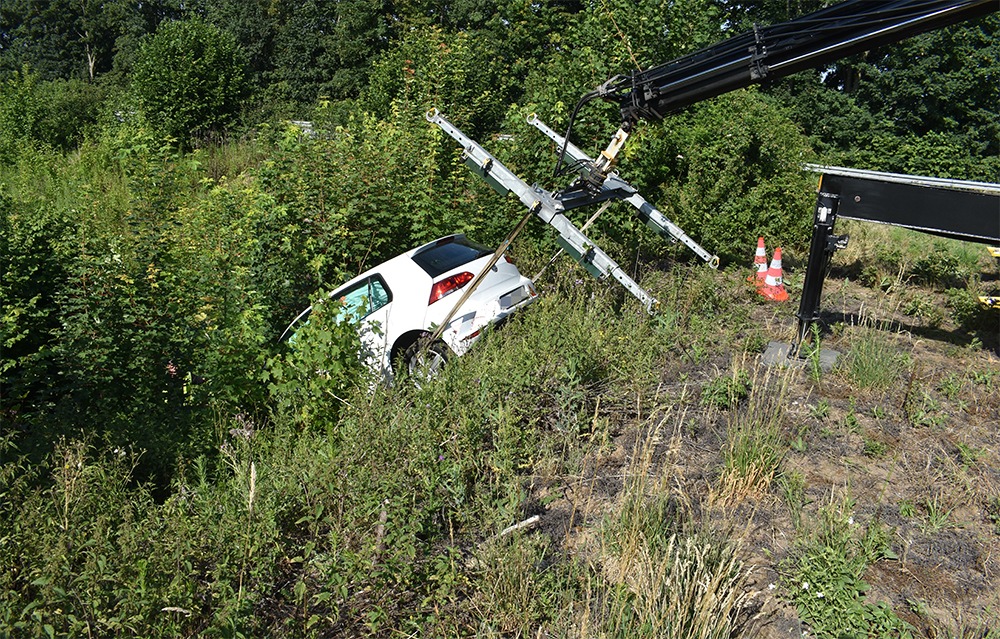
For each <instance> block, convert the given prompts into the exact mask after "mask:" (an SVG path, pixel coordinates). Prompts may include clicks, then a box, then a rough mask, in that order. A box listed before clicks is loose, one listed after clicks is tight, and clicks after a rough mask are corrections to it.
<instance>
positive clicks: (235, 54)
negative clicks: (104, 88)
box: [132, 19, 248, 140]
mask: <svg viewBox="0 0 1000 639" xmlns="http://www.w3.org/2000/svg"><path fill="white" fill-rule="evenodd" d="M245 68H246V59H245V57H244V56H243V52H242V51H241V50H240V49H239V47H237V46H236V40H235V39H234V38H233V37H232V35H230V34H229V33H227V32H225V31H221V30H219V29H217V28H215V27H213V26H211V25H209V24H207V23H205V22H203V21H201V20H198V19H194V20H187V21H181V22H168V23H164V24H163V25H162V26H161V27H160V28H159V29H158V30H157V32H156V34H155V35H153V36H150V37H149V38H148V39H147V40H146V41H145V42H144V43H143V45H142V47H141V49H140V51H139V55H138V57H137V59H136V61H135V68H134V70H133V78H132V87H133V90H134V91H135V95H136V100H137V103H138V105H139V107H140V108H141V109H142V111H143V113H144V114H145V116H146V118H147V119H148V120H149V121H150V122H151V123H152V124H153V126H154V127H155V128H156V129H157V130H159V131H160V132H162V133H163V134H164V135H167V136H171V137H174V138H177V139H179V140H185V139H187V137H188V136H189V135H191V134H192V133H193V132H205V131H213V130H218V129H221V128H224V127H225V126H226V125H228V124H231V123H232V122H234V121H235V119H236V117H237V116H238V114H239V112H240V109H241V105H242V100H243V98H244V97H245V95H246V92H247V90H248V86H247V83H246V76H245Z"/></svg>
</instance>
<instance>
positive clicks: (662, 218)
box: [528, 113, 719, 268]
mask: <svg viewBox="0 0 1000 639" xmlns="http://www.w3.org/2000/svg"><path fill="white" fill-rule="evenodd" d="M528 124H530V125H531V126H533V127H535V128H536V129H538V130H539V131H541V132H542V133H544V134H545V135H546V137H548V138H549V139H550V140H552V141H553V142H555V143H556V146H558V147H559V148H565V154H566V156H567V157H568V158H569V159H570V161H571V162H572V163H574V164H576V165H577V167H578V169H577V171H578V172H579V173H580V177H582V178H584V179H586V177H587V174H588V172H589V167H590V166H592V165H593V163H594V160H593V159H592V158H590V157H589V156H588V155H587V154H586V153H584V152H583V151H581V150H580V149H579V147H577V146H576V145H575V144H573V143H572V142H569V141H567V140H566V138H564V137H563V136H561V135H559V134H558V133H556V132H555V131H553V130H552V129H550V128H549V127H548V126H547V125H546V124H545V123H544V122H542V121H541V120H539V119H538V116H537V115H536V114H534V113H532V114H531V115H529V116H528ZM608 177H609V178H617V179H618V180H621V177H620V176H618V175H617V174H615V173H612V174H610V175H609V176H608ZM622 182H623V183H624V184H625V186H627V187H628V189H631V190H632V191H633V193H632V195H630V196H628V197H626V198H623V199H624V200H625V201H626V202H628V203H629V204H631V205H632V206H633V207H635V209H636V215H637V216H638V217H639V219H641V220H642V221H643V223H645V224H646V226H647V227H649V228H650V229H652V230H653V231H655V232H656V233H657V234H659V235H660V236H661V237H663V238H665V239H667V240H669V241H670V242H680V243H681V244H683V245H684V246H686V247H688V248H689V249H691V250H692V251H694V254H695V255H697V256H698V257H700V258H701V259H703V260H705V262H707V263H708V265H709V266H711V267H712V268H719V256H718V255H712V254H711V253H709V252H708V251H706V250H705V249H703V248H702V247H701V246H700V245H699V244H698V243H697V242H695V241H694V240H693V239H691V238H690V237H689V236H688V234H687V233H685V232H684V231H683V230H682V229H681V228H680V227H679V226H677V225H676V224H674V223H673V222H671V221H670V219H669V218H668V217H667V216H666V215H664V214H663V213H661V212H660V211H659V209H657V208H656V207H655V206H653V205H652V204H650V203H649V201H648V200H646V198H644V197H642V195H640V194H639V192H638V191H636V190H635V188H633V187H632V185H630V184H628V182H624V181H623V180H622Z"/></svg>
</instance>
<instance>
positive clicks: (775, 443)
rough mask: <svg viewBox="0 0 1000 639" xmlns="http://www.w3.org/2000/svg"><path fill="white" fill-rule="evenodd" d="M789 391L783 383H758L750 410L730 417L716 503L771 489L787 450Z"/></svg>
mask: <svg viewBox="0 0 1000 639" xmlns="http://www.w3.org/2000/svg"><path fill="white" fill-rule="evenodd" d="M785 381H787V378H786V380H785ZM785 392H786V386H785V384H784V383H781V382H779V383H773V382H772V381H771V380H769V379H765V380H763V381H762V382H761V383H755V384H754V392H753V393H752V394H751V395H750V397H749V399H748V401H747V405H746V407H745V408H744V409H743V410H741V411H739V413H737V414H736V415H734V416H732V417H731V418H730V422H729V428H728V431H727V441H726V445H725V447H724V448H723V450H722V472H721V473H720V475H719V480H718V489H717V492H716V493H715V494H713V496H712V500H713V501H716V500H718V501H721V502H723V503H726V502H732V501H734V500H735V501H740V500H742V499H744V498H746V497H750V496H759V495H762V494H764V493H766V492H767V491H768V490H769V489H770V486H771V482H772V481H773V480H774V477H775V476H776V475H777V473H778V468H779V466H780V464H781V460H782V459H783V458H784V456H785V451H786V445H785V443H784V438H783V437H782V435H781V430H780V427H781V419H782V416H783V414H784V409H783V405H782V397H783V396H784V394H785Z"/></svg>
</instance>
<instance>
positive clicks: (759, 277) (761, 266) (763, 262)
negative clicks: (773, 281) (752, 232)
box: [747, 237, 767, 287]
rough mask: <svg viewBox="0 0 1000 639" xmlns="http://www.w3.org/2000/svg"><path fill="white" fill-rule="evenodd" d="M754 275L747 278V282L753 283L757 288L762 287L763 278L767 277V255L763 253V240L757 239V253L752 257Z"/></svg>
mask: <svg viewBox="0 0 1000 639" xmlns="http://www.w3.org/2000/svg"><path fill="white" fill-rule="evenodd" d="M753 267H754V270H755V272H754V274H753V275H750V276H748V277H747V281H748V282H753V283H754V284H756V285H757V286H758V287H760V286H764V278H765V277H767V253H765V252H764V238H763V237H758V238H757V252H756V253H754V256H753Z"/></svg>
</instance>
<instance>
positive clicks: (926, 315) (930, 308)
mask: <svg viewBox="0 0 1000 639" xmlns="http://www.w3.org/2000/svg"><path fill="white" fill-rule="evenodd" d="M902 310H903V313H904V314H906V315H909V316H911V317H916V318H918V319H921V320H923V321H924V323H925V324H926V325H927V326H930V327H932V328H937V327H938V326H940V325H941V322H942V321H944V313H942V312H941V309H940V307H938V306H937V305H936V304H934V303H933V302H932V301H931V300H929V299H927V297H926V296H924V295H921V294H920V293H917V294H916V295H915V296H914V297H912V298H910V300H909V301H908V302H906V303H905V304H904V306H903V309H902Z"/></svg>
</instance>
